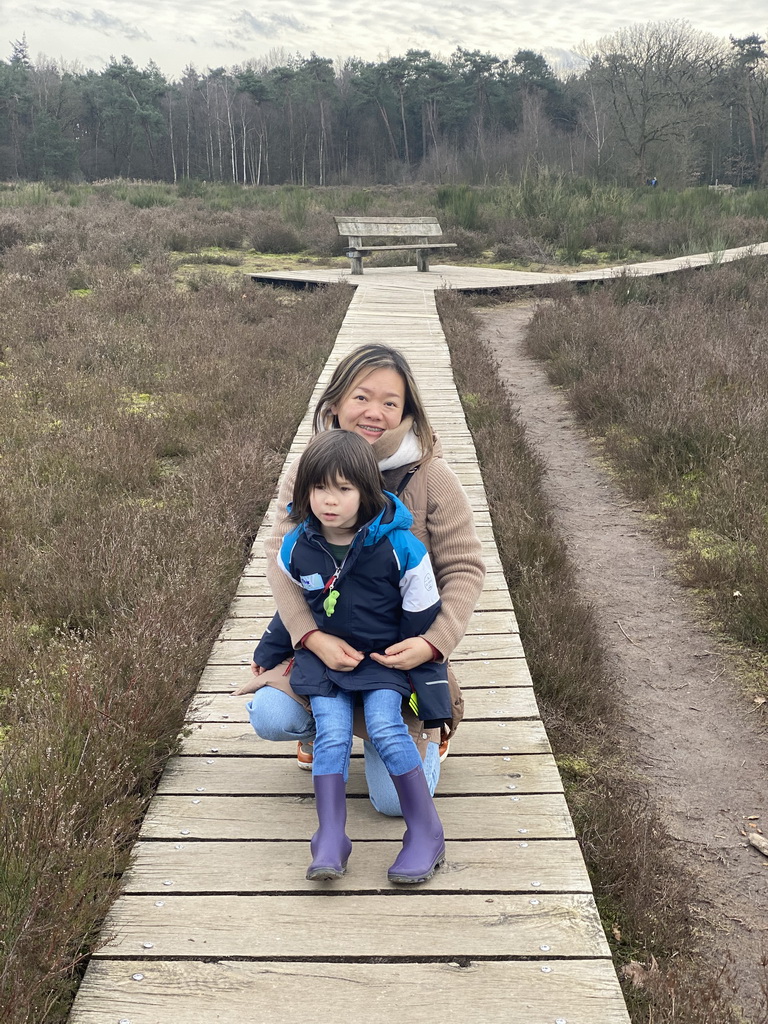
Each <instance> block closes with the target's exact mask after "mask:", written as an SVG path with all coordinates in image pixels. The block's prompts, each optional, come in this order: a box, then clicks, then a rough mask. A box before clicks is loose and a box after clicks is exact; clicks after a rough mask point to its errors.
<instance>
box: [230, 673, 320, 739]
mask: <svg viewBox="0 0 768 1024" xmlns="http://www.w3.org/2000/svg"><path fill="white" fill-rule="evenodd" d="M246 708H247V710H248V716H249V718H250V720H251V725H252V726H253V728H254V730H255V732H257V733H258V734H259V736H261V738H262V739H263V740H278V741H279V740H292V739H297V740H301V739H311V738H312V736H314V732H315V725H314V719H313V718H312V715H310V713H309V712H308V711H305V709H304V708H303V707H302V706H301V705H300V704H299V702H298V701H295V700H294V699H293V697H289V696H288V694H287V693H283V691H282V690H276V689H275V688H274V687H272V686H263V687H262V688H261V689H260V690H257V691H256V693H254V695H253V697H252V698H251V700H250V701H249V702H248V703H247V704H246Z"/></svg>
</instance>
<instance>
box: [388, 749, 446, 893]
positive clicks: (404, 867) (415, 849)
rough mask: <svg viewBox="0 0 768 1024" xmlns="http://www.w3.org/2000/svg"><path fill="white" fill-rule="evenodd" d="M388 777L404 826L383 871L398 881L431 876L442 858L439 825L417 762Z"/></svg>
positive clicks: (411, 882) (413, 881)
mask: <svg viewBox="0 0 768 1024" xmlns="http://www.w3.org/2000/svg"><path fill="white" fill-rule="evenodd" d="M392 781H393V782H394V784H395V789H396V790H397V795H398V796H399V797H400V809H401V810H402V812H403V817H404V818H405V824H406V826H407V828H406V830H405V835H404V836H403V848H402V850H401V851H400V853H399V854H398V855H397V859H396V860H395V863H394V864H393V865H392V867H391V868H390V869H389V871H388V872H387V878H388V879H389V880H390V882H400V883H401V884H402V885H416V884H417V883H418V882H426V880H427V879H428V878H431V877H432V875H434V873H435V869H436V868H438V867H440V865H441V864H442V862H443V861H444V860H445V836H444V835H443V826H442V824H441V823H440V818H439V817H438V815H437V811H436V810H435V805H434V803H433V802H432V795H431V793H430V792H429V785H428V784H427V779H426V776H425V775H424V769H423V768H422V767H421V765H419V766H418V767H417V768H412V769H411V771H409V772H406V773H405V775H393V776H392Z"/></svg>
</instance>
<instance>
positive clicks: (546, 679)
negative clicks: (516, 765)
mask: <svg viewBox="0 0 768 1024" xmlns="http://www.w3.org/2000/svg"><path fill="white" fill-rule="evenodd" d="M440 311H441V317H442V320H443V327H444V329H445V332H446V336H447V338H448V341H449V345H450V347H451V355H452V362H453V366H454V371H455V373H456V378H457V383H458V387H459V392H460V394H461V397H462V401H463V404H464V409H465V412H466V414H467V418H468V421H469V424H470V428H471V430H472V434H473V438H474V441H475V445H476V448H477V451H478V457H479V459H480V463H481V466H482V470H483V479H484V482H485V487H486V491H487V493H488V500H489V505H490V508H491V514H492V518H493V523H494V532H495V535H496V542H497V545H498V548H499V553H500V556H501V560H502V563H503V565H504V570H505V574H506V576H507V580H508V582H509V586H510V593H511V595H512V600H513V603H514V606H515V611H516V614H517V618H518V622H519V624H520V633H521V637H522V640H523V644H524V646H525V650H526V655H527V658H528V663H529V666H530V670H531V675H532V677H533V682H534V687H535V690H536V694H537V699H538V701H539V704H540V708H541V711H542V717H543V718H544V721H545V724H546V728H547V733H548V736H549V738H550V741H551V743H552V746H553V749H554V751H555V755H556V758H557V761H558V765H559V767H560V771H561V775H562V777H563V781H564V783H565V787H566V797H567V799H568V804H569V808H570V811H571V815H572V817H573V820H574V824H575V828H576V834H577V836H578V837H579V841H580V844H581V847H582V850H583V853H584V857H585V860H586V862H587V867H588V869H589V873H590V877H591V880H592V884H593V888H594V892H595V895H596V899H597V902H598V907H599V909H600V912H601V917H602V920H603V924H604V926H605V929H606V933H607V935H608V939H609V942H610V944H611V946H612V949H613V953H614V957H615V960H616V964H617V967H619V968H620V967H621V966H622V965H627V964H629V963H632V962H634V963H641V964H654V963H655V965H656V967H655V969H654V970H653V971H652V972H650V973H649V975H648V977H647V978H644V985H643V987H636V986H634V985H632V984H630V983H629V982H626V983H625V985H624V989H625V996H626V998H627V1003H628V1006H629V1009H630V1013H631V1017H632V1020H633V1022H635V1024H737V1022H738V1020H739V1016H738V1014H737V1013H736V1012H735V1011H734V1010H733V1009H731V1007H730V1003H729V997H730V994H731V990H730V986H729V981H728V978H727V974H726V973H720V972H718V971H717V970H714V969H712V968H709V967H708V966H707V964H706V963H705V962H702V961H701V960H700V959H699V950H698V949H697V936H696V933H695V928H694V923H693V921H692V919H691V916H690V913H689V909H688V908H689V907H690V906H691V905H692V903H693V902H694V900H695V896H696V883H695V879H694V878H693V877H690V876H687V875H686V874H685V873H684V872H682V871H681V870H680V868H679V866H678V865H677V863H676V861H675V859H674V858H673V854H672V842H671V840H670V838H669V836H668V835H667V834H666V833H665V831H664V828H663V826H662V824H661V822H660V820H659V818H658V816H657V815H656V814H655V812H654V811H653V809H652V808H651V806H650V804H649V802H648V800H647V796H646V794H645V792H644V791H643V790H642V789H641V788H640V786H639V785H638V783H637V781H636V780H635V779H634V778H633V776H632V774H631V772H630V771H629V769H628V768H627V767H626V764H625V762H624V760H623V757H622V752H621V751H620V750H617V748H616V742H615V735H616V731H617V726H619V725H620V723H621V710H620V708H619V705H618V701H619V696H618V690H617V687H616V686H615V685H614V681H613V680H612V679H611V678H610V675H609V674H608V671H607V667H606V661H605V658H604V654H603V649H602V646H601V638H600V635H599V632H598V629H597V627H596V624H595V621H594V618H593V615H592V613H591V610H590V608H589V607H587V606H585V605H584V604H583V602H582V601H581V599H580V597H579V593H578V587H577V584H576V580H575V576H574V569H573V567H572V564H571V563H570V561H569V558H568V554H567V551H566V548H565V545H564V542H563V541H562V539H561V538H560V537H559V536H558V534H557V531H556V529H555V527H554V525H553V520H552V516H551V513H550V510H549V508H548V506H547V503H546V500H545V497H544V495H543V492H542V488H541V479H542V475H543V468H542V466H541V464H540V463H539V462H538V460H537V457H536V455H535V453H534V452H533V450H532V448H531V446H530V445H529V444H528V442H527V440H526V435H525V429H524V426H523V424H522V423H521V421H520V418H519V415H518V413H517V412H516V410H515V409H514V408H513V407H512V405H511V404H510V402H509V399H508V396H507V394H506V392H505V390H504V387H503V385H502V384H501V382H500V381H499V378H498V375H497V372H496V366H495V363H494V360H493V357H492V356H491V355H490V353H489V352H488V351H487V350H485V349H484V348H483V346H482V344H481V343H480V340H479V336H478V329H477V324H476V322H475V321H474V319H473V317H472V313H471V308H470V306H469V304H468V302H467V300H465V299H462V298H461V297H458V296H456V295H454V294H452V293H446V294H444V295H441V296H440ZM671 907H674V908H675V910H674V913H670V908H671Z"/></svg>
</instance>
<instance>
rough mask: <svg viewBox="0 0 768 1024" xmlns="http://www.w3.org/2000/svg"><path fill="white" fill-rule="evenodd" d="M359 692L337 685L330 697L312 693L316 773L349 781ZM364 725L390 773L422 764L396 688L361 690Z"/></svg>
mask: <svg viewBox="0 0 768 1024" xmlns="http://www.w3.org/2000/svg"><path fill="white" fill-rule="evenodd" d="M357 696H358V695H357V693H350V692H349V691H348V690H342V689H340V688H338V687H337V688H336V689H335V690H334V692H333V693H332V694H331V696H330V697H311V698H310V704H311V705H312V714H313V715H314V718H315V727H316V728H317V736H316V737H315V752H314V758H313V761H312V774H313V775H343V776H344V781H345V782H346V781H347V776H348V774H349V755H350V753H351V751H352V724H353V718H354V711H355V702H356V698H357ZM360 699H361V702H362V705H363V712H364V714H365V728H366V729H367V731H368V735H369V737H370V740H371V743H373V745H374V747H375V748H376V752H377V753H378V755H379V757H380V758H381V760H382V761H383V762H384V765H385V767H386V769H387V771H388V772H389V774H390V775H405V773H406V772H410V771H413V769H414V768H418V767H420V765H421V758H420V757H419V751H418V750H417V749H416V744H415V743H414V742H413V740H412V739H411V735H410V733H409V732H408V727H407V726H406V724H405V722H404V721H403V715H402V711H401V710H400V709H401V707H402V704H403V698H402V695H401V694H399V693H398V692H397V690H385V689H381V690H362V691H360Z"/></svg>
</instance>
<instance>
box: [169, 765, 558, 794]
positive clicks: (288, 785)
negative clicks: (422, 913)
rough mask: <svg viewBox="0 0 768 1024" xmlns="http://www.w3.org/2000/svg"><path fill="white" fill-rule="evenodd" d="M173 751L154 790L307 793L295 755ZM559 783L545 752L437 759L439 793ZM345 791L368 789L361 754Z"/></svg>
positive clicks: (533, 788) (549, 789) (532, 788)
mask: <svg viewBox="0 0 768 1024" xmlns="http://www.w3.org/2000/svg"><path fill="white" fill-rule="evenodd" d="M208 760H209V759H208V758H203V757H174V758H171V760H170V761H169V762H168V764H167V766H166V769H165V771H164V772H163V777H162V779H161V780H160V784H159V787H158V793H160V794H163V795H165V796H172V795H181V794H184V795H187V796H190V797H192V798H193V799H194V798H197V797H199V796H200V794H201V793H205V794H206V795H208V796H214V795H217V794H218V795H225V796H268V795H278V794H283V795H289V794H294V795H302V796H309V795H311V793H312V775H311V772H307V771H302V770H301V769H300V768H299V767H298V766H297V764H296V762H295V760H294V759H290V760H289V759H288V758H284V757H259V758H251V757H247V758H246V757H238V758H234V759H232V758H221V757H218V758H213V759H211V760H212V763H211V764H209V763H208ZM562 789H563V784H562V782H561V780H560V774H559V772H558V770H557V766H556V764H555V762H554V759H553V758H552V757H551V756H550V755H549V754H520V755H510V754H504V755H502V754H495V755H485V756H482V755H479V756H477V757H473V758H472V759H471V761H468V759H467V758H463V757H455V758H454V757H450V756H449V757H448V758H447V759H446V760H445V761H444V762H443V764H442V765H441V770H440V782H439V784H438V793H439V795H440V796H451V795H456V794H467V793H483V794H488V793H496V794H505V795H507V796H508V795H510V794H511V793H513V792H514V793H517V794H521V793H561V792H562ZM347 793H349V794H350V795H362V796H367V795H368V787H367V784H366V781H365V774H364V772H363V760H362V758H361V757H354V758H352V762H351V764H350V769H349V782H348V784H347Z"/></svg>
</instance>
